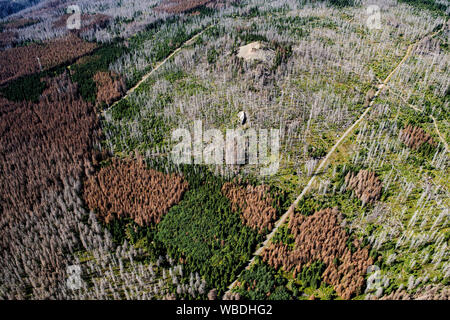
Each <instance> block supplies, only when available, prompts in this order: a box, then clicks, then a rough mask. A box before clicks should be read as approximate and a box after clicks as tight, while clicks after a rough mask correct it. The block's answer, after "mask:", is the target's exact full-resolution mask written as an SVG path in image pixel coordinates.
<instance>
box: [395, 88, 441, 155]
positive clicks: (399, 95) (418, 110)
mask: <svg viewBox="0 0 450 320" xmlns="http://www.w3.org/2000/svg"><path fill="white" fill-rule="evenodd" d="M389 90H390V91H391V92H392V93H394V94H395V95H396V96H398V97H399V98H400V99H401V100H402V101H403V102H404V103H405V104H406V105H408V106H409V107H410V108H412V109H414V110H415V111H416V112H418V113H423V111H422V110H420V109H419V108H418V107H416V106H415V105H412V104H411V103H409V102H408V101H406V99H405V98H404V97H403V96H402V95H401V94H398V93H396V92H394V91H393V90H392V89H390V88H389ZM430 118H431V119H432V120H433V125H434V129H435V131H436V134H437V135H438V137H439V140H441V142H442V145H443V146H444V148H445V151H446V152H447V153H448V152H449V149H448V144H447V141H445V138H444V136H443V135H442V134H441V132H440V131H439V127H438V125H437V121H436V118H435V117H434V116H433V115H430Z"/></svg>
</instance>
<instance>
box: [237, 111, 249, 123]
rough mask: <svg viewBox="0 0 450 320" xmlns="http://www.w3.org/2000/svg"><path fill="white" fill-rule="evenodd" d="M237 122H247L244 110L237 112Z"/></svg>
mask: <svg viewBox="0 0 450 320" xmlns="http://www.w3.org/2000/svg"><path fill="white" fill-rule="evenodd" d="M238 118H239V123H240V124H241V125H244V124H245V123H246V122H247V114H246V113H245V111H241V112H239V113H238Z"/></svg>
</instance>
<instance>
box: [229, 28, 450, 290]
mask: <svg viewBox="0 0 450 320" xmlns="http://www.w3.org/2000/svg"><path fill="white" fill-rule="evenodd" d="M446 25H447V22H446V23H444V24H443V25H442V27H441V29H439V30H438V31H436V32H434V33H432V34H431V35H427V36H425V37H423V38H422V39H420V40H418V41H416V42H415V43H413V44H410V45H409V46H408V48H407V50H406V53H405V55H404V56H403V58H402V60H401V61H400V62H399V63H398V64H397V66H396V67H395V68H394V69H393V70H392V71H391V72H390V73H389V74H388V75H387V77H386V78H385V79H384V81H383V82H382V83H381V84H379V85H378V89H377V91H376V92H375V94H374V95H373V96H372V97H371V99H370V103H369V105H368V107H367V108H366V109H365V110H364V112H363V113H362V114H361V116H360V117H359V118H358V119H357V120H356V121H355V122H354V123H353V124H352V125H351V126H350V127H349V128H348V129H347V130H346V131H345V132H344V134H343V135H342V136H341V138H339V140H338V141H337V142H336V143H335V144H334V145H333V147H332V148H331V149H330V151H328V153H327V155H326V156H325V158H323V159H322V160H321V162H320V164H319V166H318V167H317V168H316V169H315V170H314V173H313V175H312V178H311V179H310V180H309V182H308V184H307V185H306V186H305V188H304V189H303V191H302V193H301V194H300V195H299V196H298V197H297V198H296V199H295V201H294V202H293V203H292V204H291V205H290V207H289V209H288V210H287V211H286V212H285V213H284V214H283V215H282V216H281V217H280V219H278V221H277V222H276V223H275V226H274V228H273V229H272V232H270V233H269V234H268V235H267V237H266V240H265V241H264V242H263V243H262V244H261V245H260V246H259V247H258V248H257V250H256V251H255V252H254V253H253V257H252V258H251V259H250V261H249V262H248V264H247V266H246V267H245V269H244V270H248V269H250V267H251V266H252V265H253V263H254V262H255V258H256V257H257V256H260V255H261V253H262V252H263V250H264V249H265V248H267V247H268V246H269V245H270V243H271V240H272V238H273V237H274V236H275V234H276V233H277V231H278V228H279V227H280V226H282V225H283V224H285V223H286V220H287V218H288V217H289V216H290V214H291V213H292V212H294V210H295V208H296V207H297V205H298V203H299V202H300V200H301V199H302V198H303V197H304V196H305V195H306V193H308V191H309V190H310V189H311V187H312V185H313V183H314V182H315V181H316V178H317V175H318V174H319V173H320V172H321V170H322V169H324V168H325V167H326V165H327V163H328V160H329V159H330V158H331V156H332V155H333V154H334V152H335V151H336V149H337V148H338V147H339V146H340V145H341V143H342V142H343V141H344V140H345V139H346V138H347V137H348V136H349V135H350V134H351V133H352V132H353V130H354V129H355V128H356V127H357V126H358V125H359V124H360V123H361V122H362V121H363V120H364V118H365V117H366V116H367V114H368V113H369V112H370V111H371V110H372V107H373V104H374V103H375V98H377V97H378V96H379V95H380V94H381V93H382V92H383V91H384V89H385V88H386V87H387V84H388V83H389V81H390V80H391V78H392V76H393V75H394V74H395V73H396V72H397V71H398V70H399V69H400V68H401V66H402V65H403V64H404V63H405V61H406V60H407V59H408V58H409V57H410V56H411V54H412V53H413V49H414V48H415V47H416V46H417V45H418V44H420V43H421V42H422V41H424V40H427V39H430V38H433V37H434V36H436V35H437V34H439V33H440V32H442V31H443V30H444V28H445V26H446ZM241 274H242V272H241ZM241 274H239V275H238V276H237V277H236V280H234V282H233V283H232V284H231V285H229V286H228V292H230V291H231V290H232V289H233V288H234V287H235V286H236V284H237V283H238V280H239V277H240V275H241Z"/></svg>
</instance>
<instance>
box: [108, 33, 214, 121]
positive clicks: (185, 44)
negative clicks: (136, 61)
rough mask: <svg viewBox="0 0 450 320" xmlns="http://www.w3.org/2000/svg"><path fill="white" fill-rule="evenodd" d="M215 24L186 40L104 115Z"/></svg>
mask: <svg viewBox="0 0 450 320" xmlns="http://www.w3.org/2000/svg"><path fill="white" fill-rule="evenodd" d="M214 26H215V24H211V25H209V26H208V27H206V28H205V29H203V30H202V31H200V32H199V33H197V34H195V35H194V36H193V37H192V38H190V39H189V40H186V41H185V42H183V43H182V44H181V45H180V46H179V47H178V48H176V49H175V50H174V51H173V52H172V53H171V54H169V55H168V56H167V57H166V58H165V59H164V60H162V61H160V62H159V63H157V64H156V66H155V67H154V68H153V69H152V70H150V71H149V72H148V73H146V74H145V75H144V76H143V77H142V78H141V80H139V81H138V83H136V84H135V85H134V86H133V87H132V88H130V89H128V90H127V93H126V94H125V95H124V96H123V97H122V98H120V99H119V100H117V101H116V102H114V103H113V104H111V105H110V106H109V107H108V108H107V109H105V110H103V113H105V112H106V111H107V110H109V109H111V108H113V107H114V106H115V105H116V104H118V103H119V102H120V101H122V100H123V99H126V98H128V97H129V96H130V95H131V94H132V93H133V92H134V91H135V90H136V89H137V88H138V87H139V86H140V85H141V84H142V83H144V82H145V81H146V80H147V79H148V78H149V77H151V76H152V75H153V74H154V73H155V72H156V71H158V70H159V69H160V68H161V67H162V66H163V65H164V64H166V62H167V61H169V60H170V59H171V58H172V57H173V56H175V55H176V54H177V53H178V52H180V51H181V50H182V49H183V47H185V46H188V45H190V44H192V43H193V42H194V41H195V40H196V39H197V38H198V37H200V36H201V35H202V34H203V33H205V32H206V31H207V30H208V29H210V28H212V27H214Z"/></svg>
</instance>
